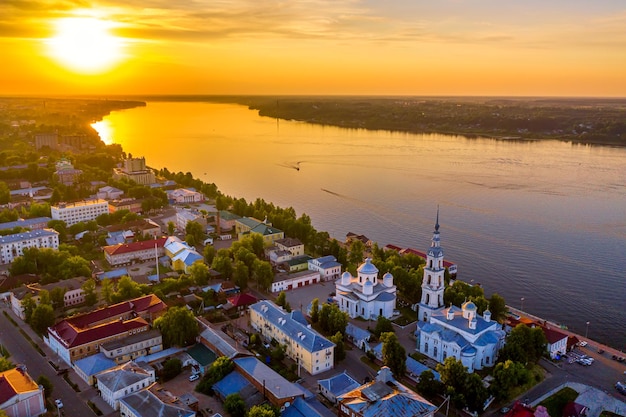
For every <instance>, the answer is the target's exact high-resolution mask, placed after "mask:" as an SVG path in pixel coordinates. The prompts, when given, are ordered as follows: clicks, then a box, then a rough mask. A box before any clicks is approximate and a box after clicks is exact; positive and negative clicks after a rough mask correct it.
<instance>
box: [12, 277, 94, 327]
mask: <svg viewBox="0 0 626 417" xmlns="http://www.w3.org/2000/svg"><path fill="white" fill-rule="evenodd" d="M85 281H86V278H70V279H66V280H63V281H59V282H53V283H51V284H46V285H40V284H39V283H32V284H27V285H24V286H22V287H19V288H16V289H15V290H12V291H11V295H10V301H11V309H12V310H13V312H14V313H15V315H16V316H18V317H19V318H21V319H22V320H24V318H25V317H24V307H23V306H22V300H23V299H24V297H25V296H26V294H29V293H30V294H31V296H32V298H33V300H34V301H35V302H36V303H37V304H38V303H39V293H40V292H41V291H42V290H46V291H48V292H49V293H50V292H51V291H52V290H53V289H55V288H62V289H63V307H71V306H75V305H79V304H82V303H84V302H85V291H83V289H82V285H83V283H84V282H85Z"/></svg>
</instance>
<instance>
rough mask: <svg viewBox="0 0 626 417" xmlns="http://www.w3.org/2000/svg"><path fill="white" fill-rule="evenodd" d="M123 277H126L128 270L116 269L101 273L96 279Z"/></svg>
mask: <svg viewBox="0 0 626 417" xmlns="http://www.w3.org/2000/svg"><path fill="white" fill-rule="evenodd" d="M124 275H128V269H126V268H118V269H114V270H112V271H107V272H103V273H102V274H100V275H98V279H112V278H119V277H123V276H124Z"/></svg>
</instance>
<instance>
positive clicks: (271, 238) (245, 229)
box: [235, 217, 285, 246]
mask: <svg viewBox="0 0 626 417" xmlns="http://www.w3.org/2000/svg"><path fill="white" fill-rule="evenodd" d="M235 231H236V233H237V238H238V239H240V240H241V239H242V238H243V237H244V236H245V235H247V234H250V233H256V234H259V235H261V236H262V237H263V242H264V243H265V245H266V246H269V245H272V244H274V242H276V241H277V240H279V239H283V238H284V237H285V234H284V232H283V231H282V230H280V229H277V228H275V227H272V225H271V224H267V223H266V222H262V221H260V220H257V219H254V218H251V217H242V218H239V219H236V220H235Z"/></svg>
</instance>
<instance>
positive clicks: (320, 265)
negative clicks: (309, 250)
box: [307, 255, 341, 281]
mask: <svg viewBox="0 0 626 417" xmlns="http://www.w3.org/2000/svg"><path fill="white" fill-rule="evenodd" d="M307 266H308V268H309V270H311V271H317V272H319V273H320V276H321V277H322V281H335V280H337V279H339V274H341V264H340V263H339V262H337V258H335V257H334V256H332V255H327V256H322V257H321V258H316V259H310V260H309V262H308V265H307Z"/></svg>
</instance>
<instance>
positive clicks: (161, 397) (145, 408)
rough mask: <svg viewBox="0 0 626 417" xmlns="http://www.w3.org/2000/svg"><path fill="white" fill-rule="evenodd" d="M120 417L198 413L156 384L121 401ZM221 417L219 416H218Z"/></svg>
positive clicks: (184, 416) (171, 416) (191, 415)
mask: <svg viewBox="0 0 626 417" xmlns="http://www.w3.org/2000/svg"><path fill="white" fill-rule="evenodd" d="M119 408H120V415H122V416H124V417H154V416H163V417H195V416H196V412H195V411H194V410H192V409H191V408H189V407H188V406H187V404H185V403H184V402H183V401H182V398H181V397H173V396H172V395H171V394H170V395H166V393H164V392H163V390H161V387H160V386H159V387H156V386H155V385H154V384H153V385H152V386H150V387H148V388H146V389H142V390H140V391H135V392H133V393H131V394H128V395H127V396H125V397H123V398H121V399H120V400H119ZM214 415H215V414H214ZM218 415H219V414H218Z"/></svg>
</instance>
